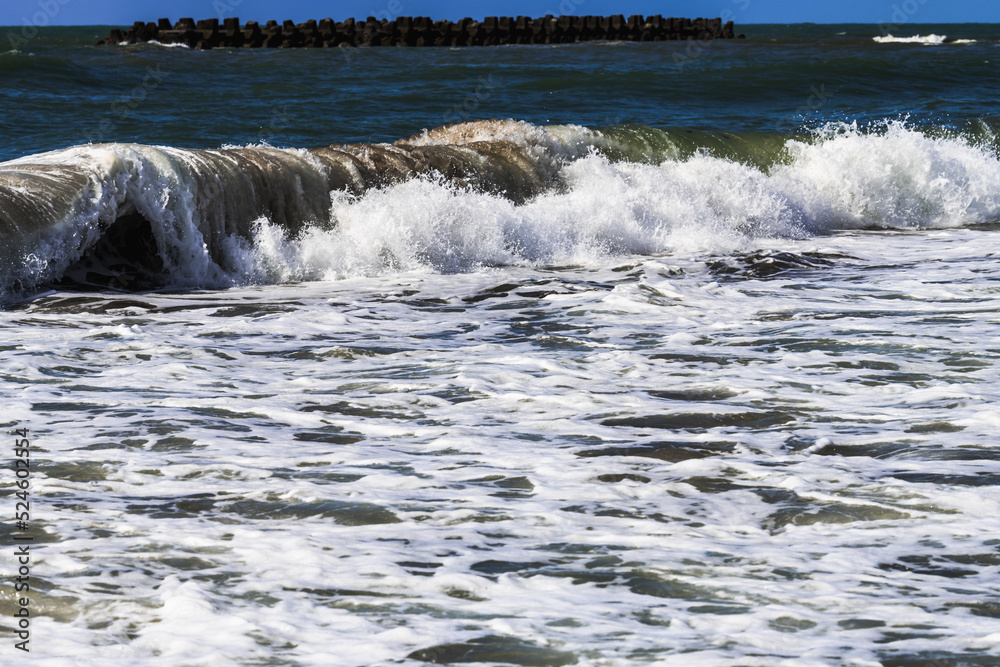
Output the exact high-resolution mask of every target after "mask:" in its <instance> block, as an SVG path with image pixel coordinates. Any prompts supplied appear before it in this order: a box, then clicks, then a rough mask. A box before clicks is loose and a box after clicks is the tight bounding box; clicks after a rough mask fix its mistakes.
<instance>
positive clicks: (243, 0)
mask: <svg viewBox="0 0 1000 667" xmlns="http://www.w3.org/2000/svg"><path fill="white" fill-rule="evenodd" d="M518 14H525V15H528V16H544V15H545V14H556V15H558V14H581V15H582V14H598V15H607V14H625V15H626V16H627V15H629V14H644V15H649V14H663V15H664V16H686V17H692V18H693V17H697V16H709V17H714V16H725V17H726V18H732V19H733V20H734V21H736V22H737V23H743V24H746V23H799V22H806V21H811V22H815V23H897V24H904V23H946V22H947V23H966V22H987V23H990V22H1000V3H997V2H984V0H835V1H834V0H826V1H823V2H804V1H803V0H678V1H676V2H662V1H661V2H654V1H651V0H631V1H625V2H623V1H622V0H507V1H503V0H487V1H486V2H476V3H469V2H458V1H450V0H348V1H347V2H329V1H326V2H324V1H322V0H284V1H283V2H274V0H0V25H23V24H34V25H45V24H48V25H95V24H100V25H108V24H110V25H131V24H132V23H133V22H134V21H137V20H143V21H149V20H156V19H157V18H160V17H167V18H169V19H171V20H172V21H176V20H177V19H178V18H181V17H182V16H186V17H192V18H194V19H202V18H211V17H220V18H226V17H231V16H237V17H239V18H240V19H241V20H243V21H247V20H257V21H265V20H268V19H276V20H279V21H281V20H284V19H292V20H294V21H304V20H306V19H310V18H315V19H320V18H324V17H327V16H329V17H332V18H334V19H338V20H339V19H344V18H347V17H350V16H353V17H356V18H363V17H365V16H387V15H390V16H397V15H410V16H431V17H433V18H447V19H458V18H462V17H463V16H471V17H473V18H481V17H483V16H516V15H518Z"/></svg>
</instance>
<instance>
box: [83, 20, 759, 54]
mask: <svg viewBox="0 0 1000 667" xmlns="http://www.w3.org/2000/svg"><path fill="white" fill-rule="evenodd" d="M734 37H737V35H736V34H735V33H734V30H733V22H732V21H729V22H727V23H726V24H725V25H723V23H722V19H721V18H715V19H705V18H697V19H683V18H664V17H663V16H661V15H659V14H657V15H655V16H645V17H644V16H641V15H633V16H630V17H628V18H625V17H624V16H623V15H621V14H616V15H615V16H558V17H557V16H552V15H548V16H545V17H544V18H536V19H533V18H529V17H527V16H518V17H517V18H511V17H509V16H500V17H497V16H488V17H486V18H484V19H483V20H482V21H475V20H473V19H471V18H464V19H462V20H460V21H457V22H454V21H432V20H431V19H430V18H429V17H426V16H417V17H411V16H401V17H399V18H396V19H394V20H391V21H390V20H388V19H382V20H378V19H376V18H375V17H373V16H369V17H368V18H367V19H365V20H364V21H356V20H354V19H347V20H346V21H334V20H333V19H323V20H322V21H306V22H305V23H295V22H293V21H285V22H284V23H280V24H279V23H278V22H277V21H268V22H267V24H266V25H263V26H262V25H260V24H259V23H257V22H256V21H247V22H246V24H244V25H241V24H240V20H239V19H238V18H230V19H225V20H224V21H222V22H220V21H219V19H206V20H204V21H198V22H197V23H195V21H194V20H193V19H189V18H183V19H181V20H179V21H178V22H177V23H174V24H171V23H170V20H169V19H160V20H159V21H158V22H157V23H143V22H141V21H137V22H136V23H135V24H134V25H133V26H132V27H131V28H129V29H128V30H119V29H115V30H112V31H111V32H110V33H109V34H108V36H107V37H105V38H104V39H103V40H101V41H99V42H98V45H101V44H112V45H113V44H138V43H141V42H152V41H157V42H159V43H161V44H184V45H186V46H188V47H190V48H192V49H215V48H298V47H331V46H345V47H346V46H499V45H501V44H569V43H573V42H589V41H599V40H611V41H631V42H661V41H677V40H701V41H705V40H713V39H732V38H734ZM738 37H743V35H738Z"/></svg>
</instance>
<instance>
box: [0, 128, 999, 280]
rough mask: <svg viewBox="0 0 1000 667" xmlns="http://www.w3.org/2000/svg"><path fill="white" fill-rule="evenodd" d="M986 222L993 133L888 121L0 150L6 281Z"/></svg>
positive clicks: (585, 254) (475, 265) (648, 249)
mask: <svg viewBox="0 0 1000 667" xmlns="http://www.w3.org/2000/svg"><path fill="white" fill-rule="evenodd" d="M998 219H1000V160H998V158H997V155H996V153H995V151H994V149H993V148H991V147H990V146H989V145H987V144H981V143H977V142H976V141H973V140H972V139H970V138H966V137H963V136H959V135H955V134H952V135H948V136H945V135H943V134H942V133H940V132H938V133H926V132H921V131H918V130H916V129H914V128H910V127H907V126H906V125H905V124H903V123H898V122H891V123H886V124H884V125H882V126H881V127H878V128H869V129H859V128H858V127H856V126H848V125H832V126H829V127H827V128H825V129H823V130H821V131H818V132H817V133H815V134H813V135H809V136H804V135H800V136H792V135H765V134H753V133H742V134H732V133H725V132H704V131H694V130H684V129H673V130H657V129H654V128H650V127H645V126H619V127H612V128H602V129H587V128H583V127H579V126H547V127H539V126H534V125H531V124H528V123H524V122H519V121H479V122H474V123H465V124H460V125H454V126H447V127H442V128H436V129H433V130H429V131H426V132H424V133H422V134H420V135H417V136H414V137H410V138H408V139H402V140H400V141H398V142H396V143H395V144H391V145H390V144H371V145H345V146H330V147H327V148H321V149H312V150H305V149H278V148H273V147H270V146H246V147H234V148H221V149H217V150H192V149H179V148H171V147H154V146H143V145H136V144H105V145H88V146H78V147H74V148H70V149H66V150H61V151H54V152H50V153H44V154H40V155H35V156H30V157H26V158H21V159H18V160H14V161H11V162H6V163H3V164H0V237H2V240H3V243H2V246H0V248H2V249H0V267H2V269H0V271H2V276H0V285H2V289H3V293H4V294H5V295H7V296H8V297H10V296H11V295H16V294H23V293H26V292H30V291H32V290H36V289H38V288H39V287H40V286H43V285H45V284H49V283H53V282H58V281H62V283H63V284H67V283H70V284H71V283H82V284H86V285H99V286H109V287H116V288H125V289H143V288H149V287H156V286H166V285H170V286H174V287H218V286H225V285H232V284H241V283H248V282H281V281H292V280H316V279H338V278H343V277H350V276H365V275H377V274H383V273H388V272H399V271H435V272H462V271H471V270H477V269H479V268H482V267H488V266H502V265H511V264H538V263H586V262H589V261H593V260H599V259H600V258H603V257H607V256H612V255H634V254H647V255H649V254H663V253H694V252H702V251H723V252H725V251H738V250H744V249H746V248H747V247H748V246H751V245H752V244H753V243H754V240H755V239H760V238H780V237H803V236H809V235H818V234H827V233H832V232H835V231H838V230H845V229H859V228H895V229H919V228H934V227H953V226H961V225H970V224H979V223H985V222H993V221H996V220H998Z"/></svg>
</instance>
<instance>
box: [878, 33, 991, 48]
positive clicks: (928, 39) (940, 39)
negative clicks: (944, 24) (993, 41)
mask: <svg viewBox="0 0 1000 667" xmlns="http://www.w3.org/2000/svg"><path fill="white" fill-rule="evenodd" d="M872 39H873V40H874V41H875V42H877V43H879V44H926V45H928V46H935V45H938V44H975V43H976V40H974V39H951V40H949V39H948V37H947V35H934V34H931V35H914V36H912V37H893V36H892V35H879V36H876V37H873V38H872Z"/></svg>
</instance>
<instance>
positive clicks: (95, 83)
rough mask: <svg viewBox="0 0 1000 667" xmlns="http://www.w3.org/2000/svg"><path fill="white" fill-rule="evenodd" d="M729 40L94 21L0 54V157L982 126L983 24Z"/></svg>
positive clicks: (987, 77)
mask: <svg viewBox="0 0 1000 667" xmlns="http://www.w3.org/2000/svg"><path fill="white" fill-rule="evenodd" d="M743 30H745V32H746V33H747V35H748V39H746V40H732V41H729V40H726V41H717V42H711V43H707V44H704V45H703V44H701V43H690V44H688V43H649V44H639V43H617V44H579V45H567V46H553V47H549V46H518V47H498V48H483V49H448V48H428V49H394V48H386V49H378V48H372V49H353V50H343V49H329V50H288V51H277V50H275V51H250V50H218V51H211V52H191V51H188V50H186V49H167V48H162V47H157V46H155V45H141V46H131V47H93V46H91V44H93V43H94V42H96V41H97V40H98V39H100V38H101V37H102V36H103V35H104V34H106V32H107V29H106V28H104V27H94V28H52V29H45V30H42V31H40V35H39V36H38V37H37V38H35V39H33V40H31V41H30V42H28V44H27V45H25V46H23V47H22V48H21V50H20V52H18V53H10V52H8V53H3V54H0V100H2V102H0V105H2V107H0V110H2V112H0V159H11V158H14V157H19V156H23V155H27V154H31V153H35V152H40V151H44V150H52V149H57V148H65V147H68V146H71V145H75V144H79V143H86V142H87V141H94V142H101V141H105V142H111V141H114V142H126V141H127V142H139V143H149V144H165V145H173V146H184V147H202V148H216V147H219V146H221V145H224V144H246V143H250V142H257V141H260V140H261V139H266V140H268V141H270V142H271V143H273V144H275V145H281V146H295V147H316V146H324V145H329V144H332V143H344V142H374V141H393V140H396V139H399V138H401V137H406V136H410V135H411V134H414V133H417V132H419V131H421V130H422V129H424V128H432V127H437V126H440V125H445V124H449V123H454V122H459V121H465V120H477V119H484V118H514V119H519V120H525V121H528V122H531V123H534V124H537V125H546V124H566V123H575V124H580V125H585V126H588V127H601V126H609V125H619V124H626V123H635V124H644V125H650V126H653V127H659V128H670V127H695V128H701V129H708V130H722V131H745V130H756V131H763V132H778V133H789V132H795V131H797V130H801V129H803V128H811V127H815V126H817V125H821V124H823V123H826V122H829V121H845V122H853V121H859V122H862V123H868V122H871V121H877V120H881V119H885V118H893V119H896V118H907V119H909V122H910V123H913V124H915V125H918V126H945V127H955V128H960V129H965V128H967V127H968V126H969V124H970V123H974V122H975V121H979V120H985V121H987V122H990V123H992V120H993V118H994V116H995V115H996V113H997V112H996V107H995V100H996V99H998V97H1000V76H998V74H1000V62H998V58H997V49H998V48H1000V46H998V43H997V40H998V39H1000V28H998V27H997V26H994V25H961V26H952V25H911V26H905V29H904V28H901V30H900V31H898V32H900V33H901V35H902V36H913V35H924V36H928V35H941V36H947V37H948V38H950V39H974V40H976V41H975V42H974V43H963V44H942V45H926V44H879V43H876V42H874V41H873V39H872V38H873V37H875V36H878V35H880V31H879V28H878V26H869V25H802V26H799V25H796V26H770V25H768V26H764V25H761V26H750V27H746V28H743Z"/></svg>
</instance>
